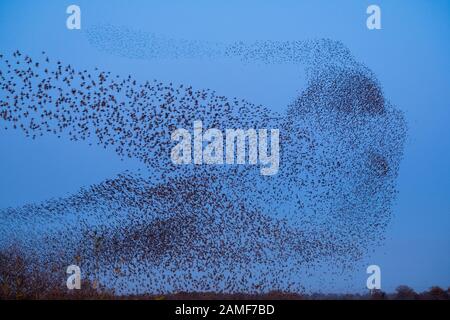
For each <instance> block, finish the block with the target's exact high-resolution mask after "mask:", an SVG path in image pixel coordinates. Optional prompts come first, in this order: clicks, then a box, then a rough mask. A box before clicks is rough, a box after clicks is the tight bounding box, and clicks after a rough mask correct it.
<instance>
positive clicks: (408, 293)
mask: <svg viewBox="0 0 450 320" xmlns="http://www.w3.org/2000/svg"><path fill="white" fill-rule="evenodd" d="M66 277H67V275H65V274H59V272H58V271H56V270H52V267H51V266H48V265H47V266H46V267H45V270H43V269H42V268H39V267H38V266H37V265H36V264H33V263H32V261H30V258H28V257H26V256H25V255H22V254H20V250H18V249H17V248H15V247H10V248H8V249H6V250H2V251H0V299H3V300H17V299H36V300H39V299H45V300H49V299H50V300H51V299H119V300H120V299H148V300H190V299H192V300H196V299H199V300H216V299H226V300H242V299H246V300H265V299H274V300H321V299H326V300H330V299H331V300H448V299H449V297H450V287H449V288H448V289H442V288H440V287H437V286H435V287H431V288H430V289H429V290H428V291H424V292H420V293H418V292H415V291H414V289H412V288H410V287H408V286H404V285H402V286H399V287H397V289H396V291H395V292H394V293H385V292H383V291H380V290H374V291H372V292H368V293H366V294H322V293H314V294H302V293H290V292H281V291H271V292H268V293H263V294H246V293H233V294H228V293H215V292H177V293H168V294H164V295H151V294H142V295H116V294H115V293H114V291H112V290H109V289H106V288H104V287H102V286H99V285H96V284H95V283H93V282H92V281H88V280H84V281H82V285H81V287H82V289H81V290H68V289H67V288H66V284H65V280H66Z"/></svg>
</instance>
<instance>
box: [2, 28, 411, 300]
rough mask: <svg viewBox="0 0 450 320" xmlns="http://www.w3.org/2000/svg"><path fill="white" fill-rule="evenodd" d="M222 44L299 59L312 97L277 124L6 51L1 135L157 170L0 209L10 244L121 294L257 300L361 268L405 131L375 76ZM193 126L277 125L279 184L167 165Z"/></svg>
mask: <svg viewBox="0 0 450 320" xmlns="http://www.w3.org/2000/svg"><path fill="white" fill-rule="evenodd" d="M119 31H120V30H119ZM119 31H117V30H116V32H119ZM113 36H114V37H115V39H116V40H117V37H121V36H122V35H121V34H118V35H113ZM113 36H111V37H112V38H114V37H113ZM111 37H110V38H111ZM128 37H129V35H128ZM139 37H144V40H140V41H137V42H135V44H136V45H137V46H138V45H145V44H146V43H147V40H146V38H145V34H144V35H142V34H140V35H139ZM90 39H91V40H92V41H97V42H99V41H101V39H105V37H102V36H101V35H97V36H95V34H94V35H91V38H90ZM99 39H100V40H99ZM108 39H109V38H108ZM104 41H106V40H104ZM115 43H122V42H120V41H115ZM103 47H104V48H107V47H108V46H107V45H105V44H103ZM128 47H129V49H127V50H132V51H133V50H134V51H135V52H140V53H145V52H146V51H145V50H146V49H145V48H141V49H139V48H134V47H133V45H131V46H128ZM194 47H195V50H197V51H198V46H194ZM221 48H224V51H221V52H222V53H224V55H226V56H234V57H235V56H239V57H241V58H242V59H244V60H249V61H250V60H252V59H253V60H259V61H265V62H266V63H277V62H280V61H281V62H282V61H288V62H295V63H300V62H302V63H304V64H305V66H306V69H307V72H308V84H307V87H306V88H305V90H304V91H303V92H302V94H301V95H299V96H298V97H297V98H296V99H295V100H294V101H293V102H292V103H291V104H290V105H289V106H288V108H287V111H286V113H284V114H281V113H276V112H273V111H270V110H269V109H268V108H266V107H264V106H261V105H255V104H252V103H251V102H248V101H246V100H245V99H238V98H228V97H225V96H222V95H220V94H218V93H216V92H215V91H212V90H209V89H201V90H199V89H194V88H192V87H191V86H188V85H180V86H175V85H173V84H172V83H162V82H159V81H156V80H155V81H148V82H140V81H137V80H135V79H133V77H132V76H126V77H123V76H120V75H113V74H112V73H111V72H107V71H101V70H98V69H95V70H78V69H77V68H76V67H75V66H73V65H71V64H65V63H64V62H62V61H57V60H53V59H51V58H49V57H48V56H47V54H46V53H45V52H42V55H40V56H36V57H32V56H29V55H27V54H25V53H22V52H20V51H19V50H17V51H15V52H13V53H12V54H1V55H0V130H20V131H22V132H23V134H24V135H25V136H26V137H29V138H32V139H38V138H39V137H41V136H43V135H56V136H58V137H60V138H61V139H70V140H73V141H86V142H88V143H90V144H92V145H93V148H94V147H95V146H94V145H97V147H102V148H107V149H111V150H114V151H115V152H116V153H117V155H118V156H119V157H121V158H123V159H127V158H132V159H137V160H139V161H140V162H142V163H143V164H144V165H145V166H146V167H147V168H148V172H145V173H143V172H135V171H127V172H123V173H120V174H118V175H117V176H115V177H112V178H111V179H108V180H106V181H103V182H101V183H99V184H96V185H92V186H86V187H83V188H81V189H80V190H79V192H77V193H75V194H73V195H71V196H68V197H62V198H56V199H49V200H48V201H44V202H42V203H35V204H28V205H24V206H21V207H16V208H4V209H1V210H0V249H4V248H7V247H8V246H11V245H16V244H20V246H21V247H22V249H23V252H24V254H27V255H29V256H32V257H35V261H36V265H38V266H40V268H42V270H43V272H45V270H47V272H48V270H60V272H59V273H58V272H56V273H54V276H55V277H60V278H61V279H62V281H63V282H62V283H64V281H65V274H64V271H65V268H66V267H67V266H68V265H70V264H76V265H79V266H80V267H81V269H82V272H83V275H84V276H85V277H88V278H89V279H92V280H95V281H96V282H100V283H102V284H104V285H105V286H107V287H109V288H113V289H114V290H116V292H120V293H168V292H177V291H188V292H193V291H215V292H257V293H260V292H266V291H269V290H277V289H278V290H284V291H291V292H299V291H302V290H304V289H305V278H306V277H307V276H308V274H310V273H311V272H313V271H314V270H316V269H320V268H323V266H324V264H325V263H329V264H330V265H332V267H331V270H335V272H339V268H336V267H335V266H336V265H339V266H344V267H349V268H351V266H352V265H353V264H354V263H355V261H357V260H358V259H360V258H361V257H363V256H364V255H365V254H366V253H367V252H368V251H369V250H370V248H371V247H373V246H374V245H376V244H378V243H380V241H382V239H383V231H384V229H385V228H386V226H387V224H388V223H389V220H390V218H391V215H392V204H393V201H394V199H395V195H396V187H395V180H396V177H397V174H398V169H399V162H400V160H401V157H402V152H403V145H404V141H405V137H406V124H405V121H404V118H403V115H402V113H401V112H400V111H399V110H397V109H396V108H395V107H394V106H392V105H391V104H390V103H389V101H388V100H387V99H386V98H385V97H384V95H383V92H382V89H381V86H380V84H379V83H378V82H377V80H376V78H375V76H374V75H373V74H372V73H371V72H370V70H368V69H367V68H366V67H365V66H364V65H362V64H360V63H358V62H356V61H355V60H354V59H353V57H352V56H351V55H350V53H349V52H348V50H347V49H346V48H345V47H344V46H343V45H342V44H341V43H339V42H334V41H331V40H318V41H307V42H294V43H288V42H286V43H283V42H260V43H254V44H244V43H235V44H231V45H228V46H224V47H221ZM122 49H123V48H120V47H119V48H117V46H116V47H115V49H114V50H115V52H116V53H117V52H118V53H119V54H124V52H121V50H122ZM138 49H139V50H138ZM123 50H125V49H123ZM171 50H173V51H176V49H173V48H172V49H171ZM186 50H187V49H185V51H186ZM208 50H209V51H208V52H217V51H218V50H219V49H217V48H212V49H208ZM185 51H181V53H180V55H183V54H184V53H183V52H185ZM219 51H220V50H219ZM186 52H189V50H187V51H186ZM194 120H201V121H203V124H204V127H208V128H219V129H225V128H244V129H245V128H278V129H280V150H281V154H280V169H279V172H278V174H277V175H276V176H270V177H265V176H261V175H260V173H259V169H258V168H255V167H254V166H245V165H244V166H226V165H224V166H198V165H197V166H196V165H184V166H175V165H173V164H172V162H171V160H170V150H171V147H172V146H173V145H172V144H173V143H172V141H171V140H170V136H171V132H172V131H173V130H175V129H176V128H179V127H183V128H190V127H192V123H193V121H194ZM99 165H101V164H99ZM328 271H329V270H328Z"/></svg>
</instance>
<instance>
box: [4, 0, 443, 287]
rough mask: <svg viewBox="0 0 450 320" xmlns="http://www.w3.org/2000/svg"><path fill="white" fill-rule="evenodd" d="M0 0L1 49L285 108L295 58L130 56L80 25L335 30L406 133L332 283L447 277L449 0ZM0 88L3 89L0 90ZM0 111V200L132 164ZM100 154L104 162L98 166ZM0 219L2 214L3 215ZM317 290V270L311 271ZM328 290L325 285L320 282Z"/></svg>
mask: <svg viewBox="0 0 450 320" xmlns="http://www.w3.org/2000/svg"><path fill="white" fill-rule="evenodd" d="M72 3H76V4H77V5H79V6H80V7H81V9H82V29H81V30H79V31H78V30H70V31H69V30H68V29H67V28H66V27H65V23H66V18H67V14H66V12H65V9H66V7H67V6H68V5H70V4H72ZM107 3H108V4H106V2H105V1H87V0H77V1H52V0H48V1H24V0H18V1H6V0H0V39H1V41H0V53H4V54H6V53H7V54H11V53H12V52H13V51H14V50H16V49H20V50H21V51H22V52H26V53H28V54H30V55H35V56H37V55H39V54H40V53H41V51H45V52H46V53H47V54H48V55H49V56H52V57H56V58H57V59H61V60H63V61H64V62H67V63H71V64H72V65H75V66H77V67H78V68H80V69H83V68H86V69H90V70H91V69H94V68H95V67H98V68H100V69H103V70H109V71H111V72H112V73H114V74H119V75H121V76H124V77H126V76H127V75H129V74H130V75H133V77H134V78H136V79H139V80H142V81H145V80H147V79H159V80H161V81H165V82H175V83H188V84H191V85H193V86H194V87H197V88H213V89H214V90H217V91H218V92H220V93H221V94H223V95H225V96H230V97H235V96H236V97H241V98H245V99H246V100H248V101H251V102H253V103H255V104H262V105H265V106H267V107H269V108H270V109H272V110H274V111H278V112H282V111H284V110H286V108H287V106H288V104H289V103H290V102H291V101H292V100H293V99H294V98H295V97H296V95H298V94H299V93H300V92H301V91H302V89H303V88H304V86H305V81H304V79H305V76H304V70H303V69H302V68H301V67H300V66H298V65H294V64H289V63H286V64H280V65H261V64H258V63H255V64H252V63H241V62H239V61H229V62H223V63H217V62H215V61H210V60H207V59H205V60H202V59H178V60H172V59H164V58H163V57H162V58H157V59H156V58H155V59H133V58H128V57H123V56H119V55H114V54H110V53H108V52H106V51H102V50H98V48H96V47H95V46H93V45H91V43H90V42H89V41H88V39H87V34H86V32H87V31H88V30H89V29H90V28H92V27H95V26H100V25H114V26H120V27H127V28H130V29H135V30H143V31H146V32H151V33H155V34H160V35H163V36H164V37H167V38H171V39H187V40H201V41H211V42H231V41H240V40H241V41H256V40H283V41H295V40H307V39H317V38H327V39H332V40H337V41H341V42H342V43H343V44H344V45H345V46H346V47H347V48H348V49H349V50H350V51H351V53H352V54H353V56H354V57H355V58H356V59H357V60H358V61H360V62H362V63H364V64H365V65H366V66H367V67H368V68H369V69H370V70H372V71H373V73H374V74H375V75H376V77H377V78H378V80H379V82H380V83H381V86H382V89H383V90H384V95H385V97H386V98H387V99H389V101H390V102H391V103H392V104H393V105H395V107H396V108H398V109H400V110H401V111H403V112H404V115H405V118H406V121H407V126H408V135H407V139H406V144H405V151H404V155H403V159H402V161H401V163H400V172H399V176H398V178H397V180H396V185H397V188H398V195H397V198H396V201H395V204H394V206H393V215H392V219H391V222H390V224H389V226H388V228H387V230H386V232H385V234H384V235H383V236H385V237H386V239H385V240H384V241H383V243H382V245H380V246H377V247H376V248H375V250H374V252H373V253H372V254H370V255H369V256H367V257H365V258H364V261H363V262H361V264H360V265H358V267H357V268H356V270H353V271H352V272H353V274H350V275H349V274H346V275H345V276H344V275H343V276H342V278H339V277H337V278H336V280H333V281H335V282H334V283H333V284H332V285H331V286H330V287H332V288H334V289H329V290H335V291H345V290H348V291H361V290H364V288H365V279H366V278H367V275H366V270H365V268H366V266H367V265H368V264H376V265H379V266H380V267H381V272H382V289H383V290H385V291H393V290H394V289H395V288H396V287H397V286H398V285H401V284H406V285H409V286H411V287H413V288H414V289H416V290H418V291H421V290H425V289H428V288H429V287H430V286H433V285H439V286H442V287H444V288H447V287H448V286H449V285H450V254H449V252H450V232H449V231H450V140H449V137H450V126H449V124H448V121H449V120H450V90H449V87H450V86H449V85H450V78H449V77H450V60H449V57H450V42H449V39H450V2H449V1H446V0H434V1H420V0H413V1H383V0H377V1H350V0H346V1H285V2H281V1H245V2H244V1H226V2H220V3H219V2H218V1H119V0H114V1H108V2H107ZM370 4H377V5H379V6H380V8H381V12H382V20H381V21H382V29H381V30H368V29H367V27H366V19H367V14H366V8H367V6H368V5H370ZM0 94H2V93H1V92H0ZM1 124H2V120H0V150H1V151H0V168H2V170H1V173H0V209H3V208H7V207H17V206H21V205H24V204H27V203H34V202H39V201H44V200H47V199H50V198H55V197H60V196H67V195H70V194H72V193H74V192H76V191H77V190H79V188H80V187H83V186H87V185H91V184H94V183H99V182H101V181H102V180H104V179H107V178H109V177H111V176H113V175H115V174H117V173H120V172H122V171H124V170H126V169H130V168H133V169H135V168H141V167H143V165H142V164H141V163H139V162H138V161H136V160H126V161H121V160H120V158H119V157H117V156H116V155H115V153H114V152H112V151H111V150H104V149H102V148H92V147H90V146H88V144H87V143H84V142H77V143H73V142H69V141H65V140H64V139H57V138H56V137H54V136H45V137H43V138H40V139H37V140H31V139H27V138H25V136H24V135H23V133H22V132H19V131H12V130H7V131H6V130H3V126H2V125H1ZM100 164H101V165H100ZM0 223H1V221H0ZM308 281H310V282H312V283H313V286H314V287H315V288H317V290H320V289H321V287H320V286H321V283H322V281H323V279H322V280H317V283H315V281H316V280H315V279H310V280H308ZM327 290H328V289H327Z"/></svg>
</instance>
